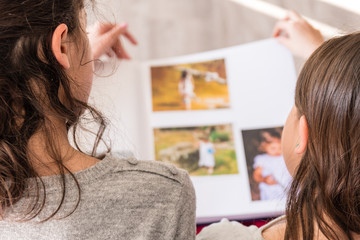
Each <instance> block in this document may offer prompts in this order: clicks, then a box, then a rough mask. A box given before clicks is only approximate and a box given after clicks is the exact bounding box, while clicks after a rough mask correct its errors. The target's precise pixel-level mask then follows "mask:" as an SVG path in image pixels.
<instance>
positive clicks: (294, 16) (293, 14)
mask: <svg viewBox="0 0 360 240" xmlns="http://www.w3.org/2000/svg"><path fill="white" fill-rule="evenodd" d="M288 16H289V18H290V20H295V21H299V20H302V19H303V18H302V17H301V16H300V14H298V13H297V12H296V11H294V10H290V11H289V12H288Z"/></svg>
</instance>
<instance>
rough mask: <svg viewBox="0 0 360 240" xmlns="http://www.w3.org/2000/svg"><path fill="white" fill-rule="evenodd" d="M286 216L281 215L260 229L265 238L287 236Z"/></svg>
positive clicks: (270, 239) (274, 239)
mask: <svg viewBox="0 0 360 240" xmlns="http://www.w3.org/2000/svg"><path fill="white" fill-rule="evenodd" d="M285 228H286V217H285V216H281V217H278V218H276V219H274V220H273V221H271V222H269V223H268V224H266V225H264V226H262V227H261V228H260V231H261V233H262V236H263V237H264V239H265V240H280V239H284V237H285Z"/></svg>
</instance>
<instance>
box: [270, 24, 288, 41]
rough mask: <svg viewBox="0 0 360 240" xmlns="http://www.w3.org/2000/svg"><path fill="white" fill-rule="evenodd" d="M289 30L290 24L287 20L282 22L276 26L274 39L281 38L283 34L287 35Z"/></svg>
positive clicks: (273, 34)
mask: <svg viewBox="0 0 360 240" xmlns="http://www.w3.org/2000/svg"><path fill="white" fill-rule="evenodd" d="M288 30H289V22H288V21H285V20H280V21H278V22H277V23H276V24H275V27H274V29H273V32H272V36H273V37H275V38H276V37H279V36H280V35H281V34H282V33H283V32H285V33H287V32H288Z"/></svg>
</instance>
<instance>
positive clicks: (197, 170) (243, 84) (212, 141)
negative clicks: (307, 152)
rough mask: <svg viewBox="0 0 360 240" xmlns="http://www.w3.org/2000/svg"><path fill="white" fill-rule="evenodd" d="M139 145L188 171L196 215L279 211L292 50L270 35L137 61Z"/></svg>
mask: <svg viewBox="0 0 360 240" xmlns="http://www.w3.org/2000/svg"><path fill="white" fill-rule="evenodd" d="M142 75H143V76H142V79H141V81H142V84H141V85H142V90H143V94H142V95H143V96H144V105H143V106H141V107H143V108H144V109H142V110H143V111H146V114H145V115H146V116H147V117H146V118H144V122H145V123H144V124H146V127H144V128H142V129H145V131H142V132H141V133H139V134H141V135H142V144H141V145H142V146H140V149H141V151H143V152H142V155H143V156H146V158H147V159H156V160H157V161H162V162H167V163H172V164H174V165H176V166H177V167H179V168H182V169H185V170H187V171H188V172H189V175H190V176H191V179H192V182H193V185H194V187H195V191H196V196H197V221H198V223H205V222H210V221H216V220H220V219H221V218H223V217H227V218H230V219H255V218H262V217H270V216H276V215H279V214H281V213H282V212H283V211H284V207H285V198H286V190H287V187H288V186H289V184H290V182H291V176H290V175H289V173H288V171H287V169H286V166H285V163H284V160H283V157H282V153H281V135H282V128H283V125H284V123H285V120H286V116H287V114H288V113H289V111H290V109H291V107H292V105H293V104H294V100H293V98H294V96H293V95H294V89H295V82H296V73H295V68H294V63H293V58H292V56H291V54H290V52H288V50H286V49H285V48H284V47H283V46H281V45H280V44H278V43H277V42H276V41H275V40H273V39H267V40H262V41H258V42H253V43H249V44H244V45H240V46H235V47H229V48H224V49H219V50H214V51H209V52H203V53H197V54H192V55H187V56H181V57H175V58H170V59H161V60H153V61H149V62H146V63H145V64H144V65H143V71H142Z"/></svg>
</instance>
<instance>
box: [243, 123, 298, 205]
mask: <svg viewBox="0 0 360 240" xmlns="http://www.w3.org/2000/svg"><path fill="white" fill-rule="evenodd" d="M282 130H283V127H274V128H264V129H253V130H243V131H242V137H243V142H244V150H245V157H246V164H247V170H248V175H249V182H250V189H251V198H252V200H253V201H257V200H262V201H263V200H275V199H285V198H286V192H287V189H288V187H289V186H290V183H291V180H292V178H291V176H290V174H289V172H288V170H287V168H286V165H285V162H284V159H283V156H282V152H281V135H282Z"/></svg>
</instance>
